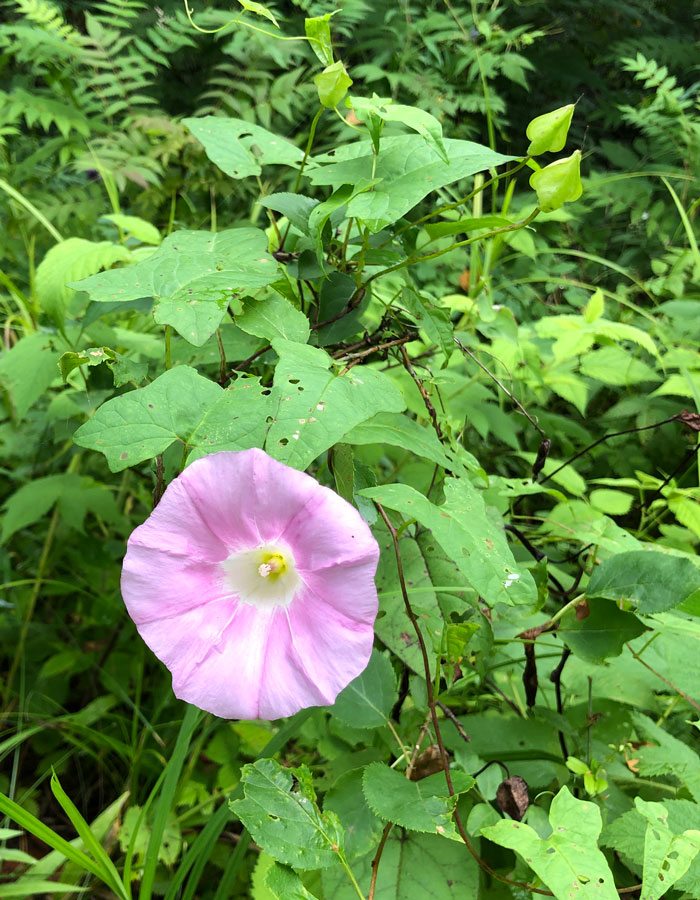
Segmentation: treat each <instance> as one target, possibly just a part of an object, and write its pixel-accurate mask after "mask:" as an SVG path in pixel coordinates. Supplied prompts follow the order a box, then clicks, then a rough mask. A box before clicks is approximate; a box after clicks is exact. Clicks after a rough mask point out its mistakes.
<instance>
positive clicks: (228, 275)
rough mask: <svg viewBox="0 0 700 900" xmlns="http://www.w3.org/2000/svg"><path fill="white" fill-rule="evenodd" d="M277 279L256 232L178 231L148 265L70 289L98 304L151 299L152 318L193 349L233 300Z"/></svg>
mask: <svg viewBox="0 0 700 900" xmlns="http://www.w3.org/2000/svg"><path fill="white" fill-rule="evenodd" d="M278 275H279V272H278V267H277V263H276V262H275V260H274V259H273V258H272V257H271V256H270V254H269V253H268V252H267V237H266V236H265V233H264V232H263V231H261V230H260V229H259V228H232V229H230V230H229V231H220V232H219V233H218V234H212V233H211V232H210V231H178V232H176V233H175V234H171V235H169V236H168V237H167V238H165V240H164V241H163V243H162V244H161V245H160V247H159V248H158V249H157V250H156V251H155V253H153V254H152V256H149V257H148V259H145V260H143V261H142V262H139V263H136V264H135V265H132V266H126V267H125V268H122V269H110V271H108V272H102V273H101V274H99V275H92V276H91V277H90V278H86V279H84V280H83V281H76V282H71V283H70V285H69V286H70V287H74V288H75V289H76V290H81V291H87V293H88V294H89V295H90V299H91V300H93V301H99V302H114V301H122V302H126V301H130V300H137V299H138V298H140V297H154V298H155V299H156V301H157V304H156V308H155V311H154V317H155V320H156V322H158V324H159V325H172V326H173V328H174V329H175V330H176V331H177V332H178V333H179V334H181V335H182V337H183V338H185V340H186V341H189V343H190V344H194V345H195V346H196V347H201V345H202V344H203V343H204V342H205V341H206V340H207V339H208V338H209V337H211V335H212V334H213V333H214V332H215V331H216V329H217V328H218V327H219V324H220V322H221V320H222V319H223V317H224V316H225V315H226V310H227V309H228V305H229V302H230V301H231V299H232V297H233V296H234V295H235V294H239V293H241V292H243V291H251V290H257V289H259V288H262V287H265V286H266V285H268V284H270V283H271V282H273V281H274V280H275V279H276V278H277V277H278Z"/></svg>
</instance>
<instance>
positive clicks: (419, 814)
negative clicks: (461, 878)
mask: <svg viewBox="0 0 700 900" xmlns="http://www.w3.org/2000/svg"><path fill="white" fill-rule="evenodd" d="M457 774H459V775H463V779H461V784H460V788H459V792H460V793H461V792H464V791H468V790H471V788H472V787H473V786H474V779H473V778H470V777H469V776H468V775H464V773H457V772H455V775H457ZM362 790H363V791H364V795H365V799H366V800H367V803H368V805H369V807H370V809H372V810H373V811H374V813H375V814H376V815H378V816H379V817H380V818H381V819H384V821H385V822H393V823H394V824H395V825H400V826H402V827H403V828H408V829H410V830H411V831H422V832H425V833H427V834H439V835H442V836H443V837H448V838H451V839H452V840H456V841H459V840H461V838H460V836H459V835H458V834H457V830H456V828H455V824H454V821H453V820H452V815H453V813H454V808H455V805H456V803H457V795H456V794H455V796H453V797H449V796H447V785H446V784H445V776H444V775H443V773H442V772H438V773H437V774H436V775H431V776H429V777H428V778H422V779H421V780H420V781H410V780H409V779H408V778H406V777H405V776H404V775H402V774H401V773H400V772H397V771H396V770H395V769H392V768H390V767H389V766H387V765H384V763H380V762H377V763H372V764H371V765H369V766H367V768H366V769H365V772H364V775H363V778H362Z"/></svg>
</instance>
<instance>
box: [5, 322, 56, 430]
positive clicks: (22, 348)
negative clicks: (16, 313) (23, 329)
mask: <svg viewBox="0 0 700 900" xmlns="http://www.w3.org/2000/svg"><path fill="white" fill-rule="evenodd" d="M58 358H59V353H57V352H56V351H55V350H54V349H53V346H52V343H51V336H50V335H48V334H41V333H39V334H28V335H26V336H25V337H23V338H20V340H19V341H18V342H17V343H16V344H15V346H14V347H12V349H11V350H6V351H4V352H3V353H2V355H0V386H1V387H2V388H3V393H4V394H5V397H6V400H7V405H8V407H9V411H10V414H11V416H12V419H13V421H14V422H15V423H18V422H21V421H22V419H23V418H24V417H25V416H26V414H27V412H28V411H29V408H30V407H31V406H33V405H34V404H35V403H36V401H37V400H38V399H39V397H41V395H42V394H43V393H44V391H45V390H46V389H47V388H48V387H49V385H50V384H51V382H52V381H53V380H54V379H56V378H57V377H58V370H57V369H56V363H57V362H58Z"/></svg>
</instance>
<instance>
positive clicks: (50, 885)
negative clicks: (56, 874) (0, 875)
mask: <svg viewBox="0 0 700 900" xmlns="http://www.w3.org/2000/svg"><path fill="white" fill-rule="evenodd" d="M86 890H87V888H86V887H80V886H79V885H76V884H63V883H62V882H60V881H44V880H42V879H40V878H20V879H19V880H18V881H15V882H14V883H9V884H8V883H3V884H1V885H0V897H33V896H34V895H35V894H66V893H71V894H72V893H73V892H74V891H77V892H81V891H86Z"/></svg>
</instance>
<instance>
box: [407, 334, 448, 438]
mask: <svg viewBox="0 0 700 900" xmlns="http://www.w3.org/2000/svg"><path fill="white" fill-rule="evenodd" d="M401 356H402V357H403V364H404V368H405V369H406V371H407V372H408V374H409V375H410V376H411V378H412V379H413V380H414V381H415V383H416V387H417V388H418V390H419V391H420V395H421V397H422V398H423V403H425V408H426V409H427V410H428V415H429V416H430V421H431V422H432V423H433V428H434V429H435V434H436V435H437V436H438V440H440V441H441V440H442V438H443V434H442V428H440V423H439V422H438V419H437V413H436V412H435V407H434V406H433V403H432V400H431V399H430V395H429V394H428V392H427V391H426V389H425V388H424V387H423V382H422V381H421V380H420V378H419V377H418V375H417V374H416V370H415V369H414V368H413V364H412V363H411V360H410V357H409V355H408V353H406V348H405V347H401Z"/></svg>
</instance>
